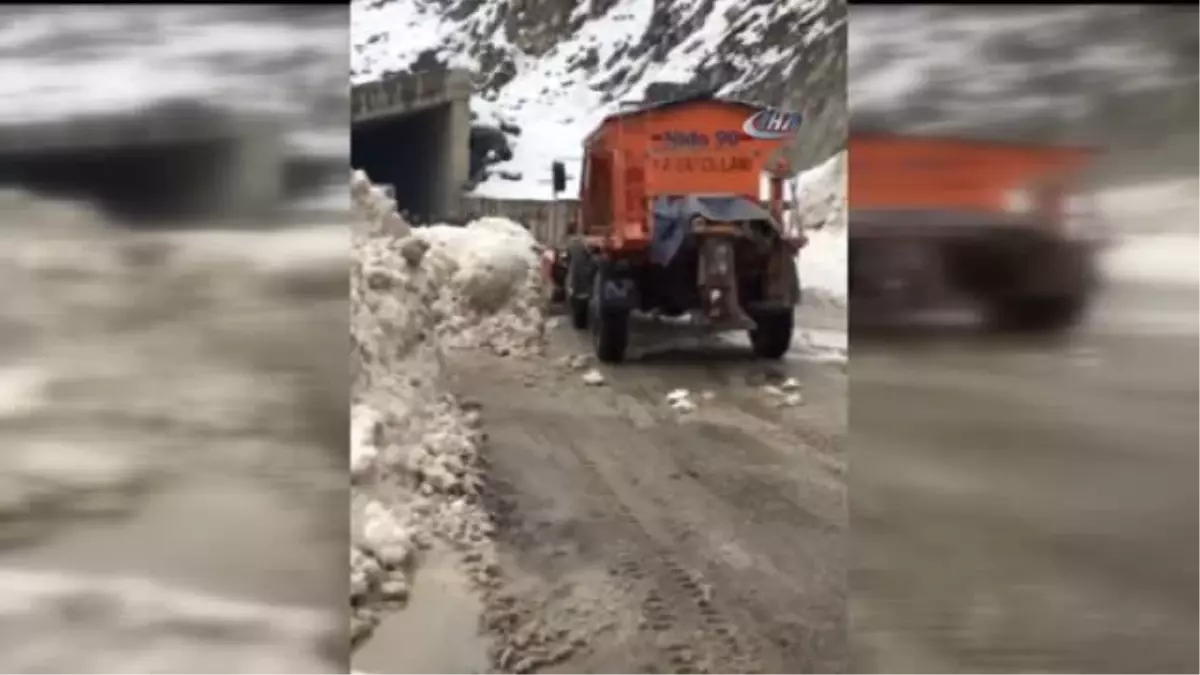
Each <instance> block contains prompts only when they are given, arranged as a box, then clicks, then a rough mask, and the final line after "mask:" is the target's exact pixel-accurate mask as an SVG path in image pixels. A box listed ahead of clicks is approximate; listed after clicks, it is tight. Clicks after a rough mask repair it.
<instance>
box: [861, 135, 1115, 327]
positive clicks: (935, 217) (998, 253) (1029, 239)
mask: <svg viewBox="0 0 1200 675" xmlns="http://www.w3.org/2000/svg"><path fill="white" fill-rule="evenodd" d="M848 147H849V158H850V164H849V166H850V171H849V202H850V203H849V207H850V209H849V210H850V218H849V232H850V242H849V279H848V285H849V290H850V306H851V307H852V310H851V316H852V318H853V319H854V320H855V322H856V323H859V322H860V320H862V319H864V318H866V319H874V318H878V317H880V316H881V315H886V316H895V315H906V314H909V315H910V314H911V313H913V312H915V311H919V310H921V309H931V308H935V307H942V306H945V303H946V302H947V301H950V302H955V301H964V300H965V301H967V302H968V303H970V304H972V305H974V306H976V307H979V308H982V309H983V310H984V314H985V315H986V316H987V317H988V319H989V320H990V322H991V323H992V325H993V326H994V327H996V328H1001V329H1004V330H1021V331H1057V330H1063V329H1066V328H1069V327H1071V326H1073V325H1074V324H1075V323H1077V322H1078V320H1079V319H1080V318H1081V316H1082V315H1083V314H1084V312H1085V310H1086V309H1087V306H1088V304H1089V301H1090V299H1091V298H1092V296H1093V295H1094V291H1095V289H1096V287H1097V275H1096V271H1095V264H1094V260H1095V252H1096V249H1097V245H1098V243H1099V239H1098V238H1097V236H1096V235H1097V233H1098V228H1097V219H1096V217H1095V212H1094V210H1093V208H1092V204H1091V202H1090V200H1089V197H1088V196H1087V191H1086V189H1085V188H1084V177H1085V174H1086V169H1087V168H1088V167H1089V166H1090V165H1091V163H1092V161H1093V159H1094V157H1095V155H1096V152H1095V151H1094V150H1093V149H1090V148H1083V147H1064V146H1046V145H1034V144H1023V143H1009V142H994V141H983V140H977V139H967V138H947V137H941V138H938V137H931V136H912V135H901V134H891V133H853V132H852V133H851V135H850V138H849V141H848Z"/></svg>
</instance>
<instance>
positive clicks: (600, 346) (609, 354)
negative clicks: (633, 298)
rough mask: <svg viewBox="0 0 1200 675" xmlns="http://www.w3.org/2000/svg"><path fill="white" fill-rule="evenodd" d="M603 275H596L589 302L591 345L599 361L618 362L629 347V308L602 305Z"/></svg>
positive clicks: (622, 359)
mask: <svg viewBox="0 0 1200 675" xmlns="http://www.w3.org/2000/svg"><path fill="white" fill-rule="evenodd" d="M604 281H605V279H604V275H603V274H597V275H596V283H595V287H594V288H593V289H592V297H591V302H590V303H589V309H590V310H591V311H590V316H589V317H588V321H589V323H590V324H591V329H592V346H593V347H594V349H595V351H596V358H597V359H598V360H599V361H600V362H601V363H620V362H622V361H624V360H625V350H626V349H627V348H628V347H629V309H628V308H627V307H605V306H604V302H603V300H604Z"/></svg>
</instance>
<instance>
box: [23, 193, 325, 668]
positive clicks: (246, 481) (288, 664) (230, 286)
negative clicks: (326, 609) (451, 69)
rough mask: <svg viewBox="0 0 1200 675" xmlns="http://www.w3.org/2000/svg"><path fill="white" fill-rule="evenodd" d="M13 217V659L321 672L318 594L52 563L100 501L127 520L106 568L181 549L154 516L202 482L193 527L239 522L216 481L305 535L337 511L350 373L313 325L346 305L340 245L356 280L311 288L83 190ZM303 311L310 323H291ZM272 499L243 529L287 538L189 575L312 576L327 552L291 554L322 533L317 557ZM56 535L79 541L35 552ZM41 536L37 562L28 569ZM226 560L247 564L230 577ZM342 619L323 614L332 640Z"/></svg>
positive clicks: (90, 535) (101, 508)
mask: <svg viewBox="0 0 1200 675" xmlns="http://www.w3.org/2000/svg"><path fill="white" fill-rule="evenodd" d="M0 217H2V220H3V221H4V223H3V225H2V226H0V286H2V287H3V288H4V290H5V292H6V300H5V303H4V305H3V314H2V315H0V321H3V323H4V333H5V340H3V344H2V345H0V348H2V349H3V351H2V352H0V357H3V359H4V361H3V364H4V365H3V366H2V367H0V417H2V418H3V422H4V423H3V424H2V425H0V445H2V446H3V447H4V451H3V452H0V522H3V523H4V526H3V527H0V543H2V544H3V545H4V546H5V547H6V548H8V549H11V550H12V551H13V553H14V556H13V557H12V559H10V560H8V561H6V563H5V564H4V565H3V566H2V567H0V596H2V597H4V598H5V601H4V602H0V605H3V609H2V610H0V611H2V612H3V617H0V622H2V623H3V625H4V626H5V629H4V630H0V634H3V638H0V670H5V671H11V672H36V671H67V670H71V671H73V672H80V671H88V670H92V671H103V670H113V669H116V668H130V667H133V668H135V669H137V668H144V669H147V670H148V671H168V670H177V671H190V670H196V669H197V668H198V667H199V666H197V665H196V664H198V663H202V662H203V663H206V664H207V663H214V664H215V665H216V666H217V667H219V668H224V669H227V670H229V671H230V672H232V671H237V670H247V669H259V668H265V669H288V670H289V671H291V672H323V671H326V670H328V669H329V668H330V667H331V666H330V664H329V663H328V662H327V661H326V657H327V654H326V655H323V654H318V653H316V651H317V650H316V649H315V648H314V642H317V641H318V638H315V637H314V634H315V633H318V632H320V629H318V628H317V627H315V625H311V624H315V623H318V621H317V618H316V617H317V616H318V615H319V612H318V611H317V610H300V609H296V610H295V611H293V610H292V609H290V608H288V607H276V606H274V603H269V602H265V601H263V602H258V601H257V600H256V601H255V602H249V601H247V602H240V601H233V600H223V599H220V598H216V597H212V596H208V595H204V594H199V593H190V592H187V591H184V590H182V589H178V588H174V587H171V586H167V585H163V584H160V583H156V582H155V581H153V580H151V579H150V578H147V579H142V580H121V579H112V578H108V577H90V576H81V575H77V574H75V573H65V572H64V573H61V574H60V573H55V572H51V571H49V570H50V569H51V568H53V567H54V566H57V565H62V566H64V567H66V568H67V569H71V570H77V569H79V566H80V564H84V565H88V564H90V562H91V559H90V553H91V549H90V548H89V547H92V546H95V545H96V544H97V540H96V539H95V533H96V531H95V527H96V525H95V521H93V520H91V519H92V518H95V517H104V518H111V519H115V520H117V521H118V522H117V524H115V525H114V526H112V527H111V528H107V529H106V532H108V533H109V535H111V536H108V535H106V537H107V538H105V539H104V543H105V544H106V545H107V546H111V547H112V550H107V546H106V552H105V553H104V555H101V556H99V557H100V558H101V559H103V560H107V561H108V563H103V562H101V563H100V564H102V565H113V566H115V565H117V564H118V563H119V561H122V560H131V562H130V563H129V568H128V569H129V570H130V572H131V573H134V574H136V573H139V572H140V571H142V570H147V571H146V574H151V573H152V570H153V569H154V566H155V560H156V559H159V558H161V557H162V550H163V549H164V547H166V548H170V546H171V544H170V543H168V541H163V539H169V537H170V536H171V535H170V534H167V533H164V532H162V531H159V530H156V529H154V528H156V527H159V526H162V525H163V524H164V520H167V519H170V518H172V517H173V516H168V515H161V514H160V512H157V511H155V509H160V508H164V501H169V497H167V495H176V494H191V493H195V492H201V493H202V495H205V496H195V497H193V498H192V499H194V500H195V501H189V502H188V503H187V504H185V505H179V508H180V509H181V510H186V511H187V512H188V513H189V514H191V513H192V510H194V511H197V512H200V513H202V514H203V515H202V516H201V517H202V520H201V521H199V522H192V523H190V526H191V527H194V528H198V529H201V530H204V531H205V533H208V532H211V531H212V530H216V529H219V530H222V531H224V529H223V526H227V525H229V524H230V523H229V522H228V521H222V520H221V518H222V516H223V515H224V514H223V513H221V509H220V508H213V506H214V504H213V503H209V502H207V501H205V499H208V497H207V495H208V494H209V493H210V492H211V491H210V490H204V488H203V487H201V486H204V487H209V486H212V485H214V484H215V485H220V486H222V487H223V488H224V487H227V489H228V491H229V494H228V495H223V494H215V495H213V496H212V499H213V500H214V502H219V503H224V502H226V501H227V500H229V499H239V498H242V497H246V496H247V492H252V493H253V495H255V497H258V498H261V502H263V503H266V504H275V503H277V502H278V503H280V504H281V506H280V508H279V512H283V513H286V514H287V516H286V517H287V518H289V519H290V518H293V517H294V518H296V519H298V520H301V521H303V522H304V523H305V526H306V528H307V526H308V525H312V526H313V527H312V530H311V532H316V531H317V529H318V528H319V527H322V526H328V523H329V516H328V513H329V511H328V509H329V508H330V504H331V503H332V501H336V497H337V496H338V494H344V491H343V490H338V489H337V488H336V486H334V485H332V483H333V478H334V477H336V476H339V475H342V476H344V469H342V468H341V467H342V466H344V462H345V459H344V452H345V422H344V416H345V415H346V408H345V403H344V400H345V393H344V391H345V390H344V389H342V390H341V391H340V392H339V391H337V390H338V387H336V386H334V387H330V382H331V381H332V380H331V379H330V376H329V373H328V372H322V371H321V370H320V367H321V364H325V365H328V363H329V361H330V359H329V355H330V350H329V349H328V345H314V344H313V343H312V342H310V341H309V340H310V339H311V338H312V337H313V336H314V335H319V331H320V330H321V329H323V328H326V327H330V326H333V325H335V324H336V323H337V322H340V321H344V318H342V317H344V316H345V314H344V308H345V295H346V290H345V272H344V270H345V259H344V257H343V258H342V260H341V261H338V268H339V269H340V275H341V279H342V285H341V287H340V288H335V287H326V290H327V291H328V292H327V294H326V295H324V296H319V297H314V296H313V295H312V294H298V293H296V290H295V288H294V287H291V286H289V284H290V283H291V282H290V281H284V279H286V278H289V277H290V275H291V272H290V271H289V272H287V273H286V274H280V275H265V274H264V273H263V272H262V271H261V270H260V269H258V268H256V267H255V266H254V265H253V264H251V263H249V262H247V261H246V260H245V259H242V258H239V257H238V256H224V257H222V256H217V255H214V254H211V253H209V254H205V255H202V256H191V255H189V252H188V251H187V249H186V244H183V243H181V242H179V241H172V240H171V237H169V236H161V235H156V236H153V237H149V236H147V237H142V236H135V235H132V234H129V233H127V232H122V231H121V230H119V229H118V228H116V227H115V226H113V225H112V224H111V223H109V222H106V221H105V220H104V219H103V218H102V217H101V216H99V215H98V214H97V212H95V211H93V210H92V209H90V208H88V207H86V206H83V205H78V204H71V203H64V202H49V201H45V200H42V199H39V198H36V197H34V196H31V195H28V194H25V193H20V192H3V193H0ZM320 273H321V274H324V273H325V272H320ZM307 274H308V273H307V272H306V273H305V274H304V275H301V276H305V275H307ZM293 279H294V278H293ZM331 308H332V309H335V310H337V311H336V312H333V313H327V312H328V310H329V309H331ZM296 325H309V326H312V327H313V328H312V330H309V331H306V332H305V335H304V336H303V338H302V339H301V340H298V341H293V340H296V336H295V333H296V331H295V330H294V327H295V326H296ZM338 332H339V333H340V331H338ZM340 334H341V335H344V333H340ZM342 339H343V340H344V337H343V338H342ZM343 344H344V343H343ZM310 359H312V361H310ZM340 366H341V367H340V368H339V371H340V373H344V372H345V371H344V362H341V364H340ZM313 382H320V386H318V387H311V386H310V385H312V383H313ZM330 389H333V390H334V393H333V394H332V395H331V394H330V393H329V390H330ZM334 399H336V400H334ZM339 417H341V418H343V419H342V420H339ZM189 491H191V492H189ZM331 496H332V498H333V499H331ZM184 501H186V499H185V500H184ZM254 503H256V504H258V503H260V502H258V501H256V502H254ZM175 506H176V504H175V503H174V502H171V506H170V507H171V508H174V507H175ZM210 509H211V510H212V511H213V512H212V513H208V512H207V511H208V510H210ZM268 511H270V510H269V509H263V510H262V511H258V510H255V511H253V512H250V513H239V514H238V515H237V518H238V519H239V520H238V525H239V526H243V525H244V528H245V530H247V531H249V532H251V533H252V534H258V533H260V532H261V533H273V534H276V535H277V537H278V541H279V542H280V545H279V548H280V549H281V551H282V552H281V553H280V559H266V560H261V561H251V563H250V564H248V565H246V566H242V567H234V568H233V569H230V570H226V569H224V568H223V566H222V563H224V562H225V559H223V558H222V559H220V560H219V561H216V562H215V564H214V560H209V559H207V558H206V559H201V560H196V561H194V562H195V563H196V564H195V565H193V566H192V567H191V569H193V570H201V571H202V572H199V573H198V574H200V576H202V577H203V578H201V579H196V580H195V583H197V584H200V583H204V584H209V585H212V586H217V587H221V586H224V585H226V584H232V585H236V586H237V587H238V588H247V587H249V588H254V587H255V583H258V582H261V584H262V586H263V587H267V586H270V585H271V583H272V582H273V581H277V580H278V576H279V574H280V572H279V570H280V568H281V567H283V566H284V565H289V566H291V568H292V569H293V570H294V571H295V572H297V573H298V574H299V575H300V576H301V577H302V578H303V577H308V578H309V579H311V578H312V576H313V575H312V572H313V569H314V568H313V567H310V566H309V563H308V562H299V563H298V562H296V561H295V560H294V559H292V558H290V557H288V556H287V552H289V551H294V550H296V549H297V548H299V547H300V546H309V547H310V550H312V551H313V556H312V557H313V559H314V560H315V559H320V558H322V555H323V551H322V550H321V545H322V543H323V542H322V540H321V539H320V535H313V537H312V538H310V537H309V534H307V533H306V534H305V535H301V536H300V537H299V538H293V537H292V536H291V533H288V532H279V530H280V529H286V528H281V527H280V522H279V521H278V520H277V519H275V518H274V516H276V515H278V512H268ZM297 514H299V515H297ZM289 522H291V523H294V522H296V521H295V520H290V521H289ZM125 523H129V524H130V525H129V526H126V525H125ZM172 527H174V526H172ZM308 531H309V530H306V532H308ZM160 536H161V538H160ZM51 537H53V538H54V539H55V544H56V546H55V547H54V548H57V549H58V550H60V551H63V552H66V551H72V552H73V553H71V555H70V559H57V558H55V557H54V554H53V553H50V552H48V551H46V550H45V548H44V547H43V548H40V549H34V548H33V547H35V546H37V545H39V544H41V543H42V542H43V541H45V540H47V539H49V538H51ZM60 543H61V545H60V546H58V544H60ZM26 547H28V548H26ZM31 552H32V559H33V560H35V561H38V562H37V563H35V564H36V565H37V566H38V568H39V570H38V572H36V573H34V572H30V571H26V570H22V569H19V567H20V565H21V564H22V562H21V561H22V560H28V559H30V557H31V556H30V555H29V554H30V553H31ZM216 557H217V558H220V556H216ZM143 559H145V560H147V562H146V563H145V565H146V567H143V566H142V564H143V563H142V562H141V561H142V560H143ZM81 560H82V561H84V562H83V563H81V562H80V561H81ZM26 564H28V563H26ZM14 566H16V567H14ZM318 567H319V566H318ZM230 572H233V573H234V575H236V576H239V577H240V578H239V579H238V580H237V581H236V582H230V580H229V579H228V578H227V577H225V576H223V575H225V574H229V573H230ZM317 572H318V575H319V572H320V570H319V569H317ZM80 608H86V611H77V610H80ZM326 618H327V619H328V618H329V617H326ZM297 621H299V622H300V623H301V624H304V625H302V626H301V625H297V623H296V622H297ZM331 628H332V626H331V624H330V622H329V621H326V623H325V626H324V629H323V630H324V631H326V632H325V636H326V637H327V636H328V634H329V632H330V629H331ZM10 629H11V630H10ZM64 644H65V645H69V646H67V647H64ZM79 645H90V647H89V648H87V649H78V647H79ZM214 654H218V655H219V656H216V657H214V656H213V655H214ZM214 658H216V659H218V660H217V661H215V662H214V661H213V659H214ZM135 664H140V665H135ZM189 664H190V665H189ZM205 667H207V666H205Z"/></svg>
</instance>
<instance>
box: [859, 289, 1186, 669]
mask: <svg viewBox="0 0 1200 675" xmlns="http://www.w3.org/2000/svg"><path fill="white" fill-rule="evenodd" d="M1198 295H1200V294H1198V293H1197V291H1196V289H1195V288H1194V287H1190V288H1188V287H1183V286H1174V287H1168V286H1150V285H1146V284H1130V283H1122V284H1116V285H1113V286H1111V287H1110V288H1109V289H1108V291H1107V292H1106V294H1105V297H1104V298H1103V300H1102V302H1101V303H1100V304H1099V306H1098V307H1097V309H1096V312H1095V315H1094V316H1093V317H1092V319H1091V321H1090V322H1089V324H1088V325H1086V326H1084V327H1083V328H1082V329H1081V330H1080V331H1079V333H1078V334H1077V335H1076V336H1074V338H1073V339H1071V340H1068V341H1066V342H1063V343H1058V344H1047V343H1045V342H1042V343H1037V342H1032V343H1025V344H1013V343H997V342H995V341H991V340H986V339H980V338H978V337H968V336H965V335H949V334H947V333H948V331H944V332H940V333H937V334H935V335H928V334H924V335H921V336H920V339H919V340H913V341H908V342H905V341H899V342H898V341H897V340H895V339H887V340H883V339H880V338H879V337H878V336H876V339H875V340H871V341H868V340H867V339H865V338H864V336H862V335H861V334H860V333H858V332H856V333H855V343H854V356H853V358H854V361H853V376H854V379H853V386H852V388H851V396H852V399H851V400H852V402H853V414H854V437H853V441H854V445H853V452H854V457H853V459H854V465H853V466H854V471H853V474H852V477H851V480H850V485H849V489H850V495H851V503H852V511H851V518H852V528H853V529H852V542H853V544H852V549H851V551H852V555H853V558H852V560H853V562H854V567H853V568H852V571H851V581H850V584H851V587H852V588H853V593H852V604H851V609H850V611H851V614H852V617H853V632H852V633H851V635H852V643H851V653H852V668H853V669H854V671H855V672H964V671H965V672H1027V671H1038V672H1196V668H1197V642H1196V635H1197V634H1198V626H1197V610H1196V596H1197V576H1196V569H1197V553H1196V552H1197V529H1198V525H1197V485H1196V475H1197V469H1198V466H1197V464H1198V462H1197V453H1196V447H1197V427H1196V409H1197V404H1198V395H1197V385H1196V372H1197V368H1198V363H1197V305H1198V304H1200V302H1198V301H1200V297H1198ZM893 337H895V336H893Z"/></svg>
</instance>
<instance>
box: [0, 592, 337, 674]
mask: <svg viewBox="0 0 1200 675" xmlns="http://www.w3.org/2000/svg"><path fill="white" fill-rule="evenodd" d="M0 624H3V625H4V626H5V630H4V631H0V654H3V659H2V660H3V663H4V667H5V670H6V671H7V672H13V673H32V672H61V673H66V672H88V671H90V672H97V673H105V672H109V673H116V672H124V671H126V670H131V671H133V672H140V673H166V672H190V671H191V670H198V669H203V670H215V671H217V672H225V673H235V672H264V673H266V672H270V673H319V672H329V670H328V669H331V668H334V667H335V666H332V665H331V664H328V663H326V664H325V665H318V664H321V663H322V662H323V661H324V656H323V655H322V654H321V653H320V652H321V651H323V650H324V649H328V648H330V647H336V646H335V645H333V644H330V642H331V641H330V631H329V625H328V622H327V621H326V617H325V615H324V613H323V612H317V611H314V610H309V609H305V608H300V607H280V606H278V605H265V604H264V605H259V604H252V603H245V602H240V601H237V600H231V599H227V598H222V597H217V596H211V595H205V594H201V593H195V592H191V591H186V590H182V589H178V588H172V587H170V586H165V585H161V584H156V583H152V582H149V581H146V580H143V579H131V578H104V577H87V576H75V575H65V574H56V573H52V572H40V571H39V572H24V571H10V570H3V569H0ZM185 636H190V637H185ZM200 636H207V637H205V638H201V637H200ZM81 645H86V646H87V648H86V649H83V650H81V649H80V646H81ZM80 651H83V652H86V656H85V657H81V655H80V653H79V652H80ZM81 658H84V659H86V670H81V668H80V666H81V665H82V664H83V662H82V661H81ZM183 664H192V665H191V666H190V667H189V666H186V665H183ZM201 664H203V665H201Z"/></svg>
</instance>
